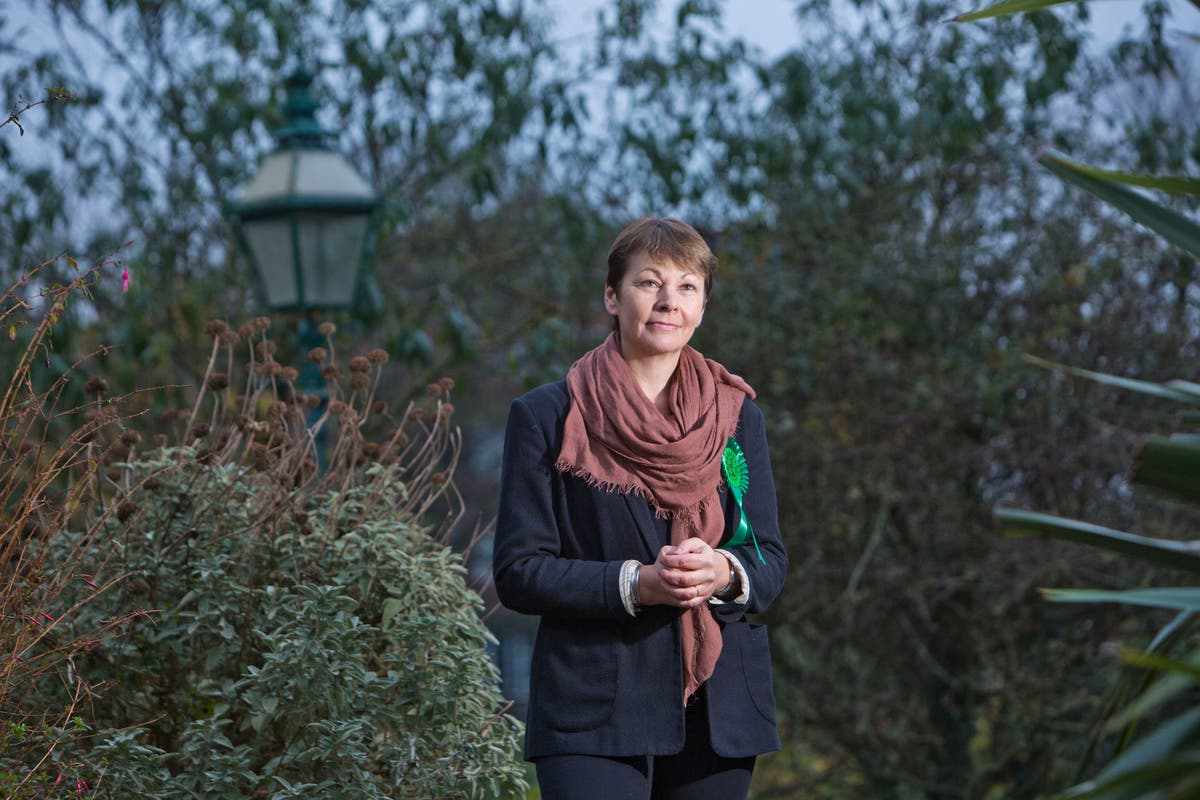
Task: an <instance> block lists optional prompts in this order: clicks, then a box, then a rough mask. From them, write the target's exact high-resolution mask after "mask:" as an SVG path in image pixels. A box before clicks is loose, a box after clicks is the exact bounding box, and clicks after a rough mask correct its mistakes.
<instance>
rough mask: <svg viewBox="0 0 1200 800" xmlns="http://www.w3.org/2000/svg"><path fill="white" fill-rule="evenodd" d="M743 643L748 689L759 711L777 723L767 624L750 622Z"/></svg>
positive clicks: (744, 670)
mask: <svg viewBox="0 0 1200 800" xmlns="http://www.w3.org/2000/svg"><path fill="white" fill-rule="evenodd" d="M747 628H748V630H747V631H746V635H745V639H744V641H743V643H742V675H743V676H745V679H746V689H747V690H748V691H749V692H750V699H751V700H752V701H753V702H754V707H755V708H757V709H758V713H760V714H762V715H763V717H764V718H765V719H766V720H767V721H768V722H770V723H772V724H774V723H775V692H774V690H773V689H772V688H771V646H770V645H769V644H768V643H767V626H766V625H761V624H758V623H748V624H747Z"/></svg>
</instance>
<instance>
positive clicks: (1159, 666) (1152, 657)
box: [1121, 650, 1200, 683]
mask: <svg viewBox="0 0 1200 800" xmlns="http://www.w3.org/2000/svg"><path fill="white" fill-rule="evenodd" d="M1121 660H1122V661H1124V662H1125V663H1127V664H1129V665H1131V666H1134V667H1140V668H1142V669H1152V670H1155V671H1156V672H1167V673H1171V674H1173V675H1177V676H1178V677H1180V678H1186V679H1188V680H1190V681H1191V682H1192V683H1200V660H1198V659H1197V657H1196V654H1195V653H1193V654H1192V656H1191V658H1189V659H1188V660H1187V661H1179V660H1178V659H1174V658H1167V657H1166V656H1164V655H1159V654H1158V653H1143V652H1142V651H1140V650H1125V651H1123V652H1122V653H1121Z"/></svg>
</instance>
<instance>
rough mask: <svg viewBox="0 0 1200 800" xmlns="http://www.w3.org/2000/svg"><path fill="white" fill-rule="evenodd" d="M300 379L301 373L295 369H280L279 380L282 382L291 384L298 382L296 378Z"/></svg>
mask: <svg viewBox="0 0 1200 800" xmlns="http://www.w3.org/2000/svg"><path fill="white" fill-rule="evenodd" d="M299 377H300V372H299V370H297V369H296V368H295V367H280V368H279V380H281V381H287V382H288V383H291V382H292V381H294V380H296V378H299Z"/></svg>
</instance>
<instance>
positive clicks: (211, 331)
mask: <svg viewBox="0 0 1200 800" xmlns="http://www.w3.org/2000/svg"><path fill="white" fill-rule="evenodd" d="M228 330H229V324H228V323H227V322H225V320H223V319H210V320H209V321H208V322H206V323H205V324H204V335H205V336H207V337H208V338H210V339H217V338H219V337H220V336H221V335H222V334H224V333H225V332H226V331H228Z"/></svg>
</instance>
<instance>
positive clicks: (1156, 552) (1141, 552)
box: [993, 507, 1200, 572]
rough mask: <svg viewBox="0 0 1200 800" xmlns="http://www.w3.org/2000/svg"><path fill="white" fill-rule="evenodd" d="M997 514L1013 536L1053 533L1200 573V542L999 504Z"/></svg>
mask: <svg viewBox="0 0 1200 800" xmlns="http://www.w3.org/2000/svg"><path fill="white" fill-rule="evenodd" d="M993 516H994V517H995V519H996V522H997V524H998V525H999V526H1000V528H1001V530H1002V531H1003V532H1004V533H1005V534H1007V535H1009V536H1049V537H1052V538H1055V539H1063V540H1065V541H1070V542H1079V543H1081V544H1088V545H1092V546H1094V547H1100V548H1102V549H1105V550H1110V551H1112V552H1115V553H1122V554H1124V555H1129V556H1134V557H1136V558H1141V559H1144V560H1146V561H1152V562H1154V563H1156V564H1163V565H1165V566H1169V567H1174V568H1176V569H1182V570H1187V571H1188V572H1200V544H1197V543H1195V542H1176V541H1171V540H1167V539H1152V538H1150V537H1147V536H1138V535H1136V534H1133V533H1125V532H1124V531H1118V530H1113V529H1112V528H1105V527H1102V526H1100V525H1093V524H1092V523H1090V522H1081V521H1079V520H1073V519H1066V518H1064V517H1056V516H1054V515H1053V514H1043V513H1039V512H1037V511H1026V510H1024V509H1019V508H1004V507H997V508H996V509H995V510H994V511H993Z"/></svg>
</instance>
